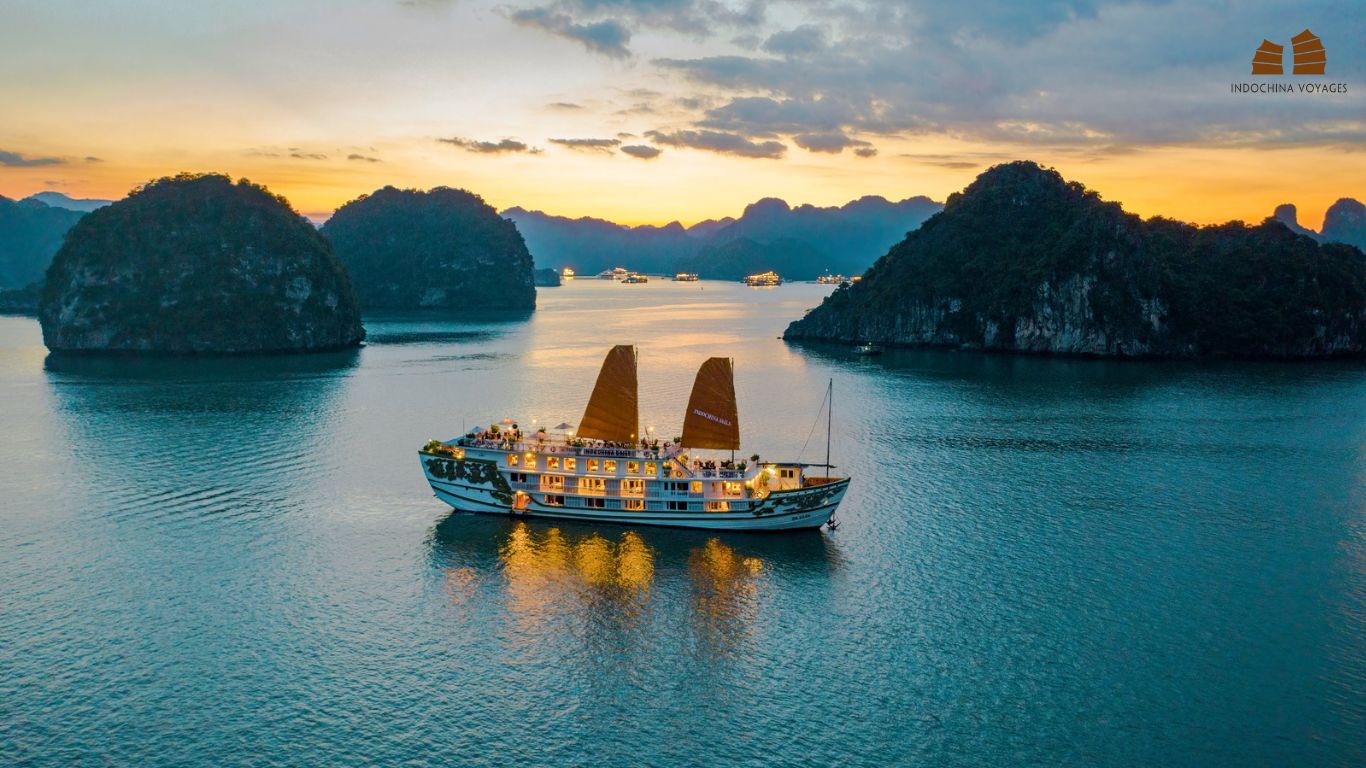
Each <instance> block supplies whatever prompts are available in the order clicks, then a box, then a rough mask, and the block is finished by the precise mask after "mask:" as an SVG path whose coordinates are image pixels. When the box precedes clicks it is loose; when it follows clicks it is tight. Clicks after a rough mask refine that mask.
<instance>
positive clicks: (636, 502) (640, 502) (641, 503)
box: [623, 499, 645, 511]
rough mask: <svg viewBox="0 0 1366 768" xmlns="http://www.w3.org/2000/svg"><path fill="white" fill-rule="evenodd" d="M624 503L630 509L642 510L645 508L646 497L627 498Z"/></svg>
mask: <svg viewBox="0 0 1366 768" xmlns="http://www.w3.org/2000/svg"><path fill="white" fill-rule="evenodd" d="M623 503H624V504H625V505H626V508H627V509H629V510H634V511H640V510H642V509H645V500H644V499H627V500H626V501H624V502H623Z"/></svg>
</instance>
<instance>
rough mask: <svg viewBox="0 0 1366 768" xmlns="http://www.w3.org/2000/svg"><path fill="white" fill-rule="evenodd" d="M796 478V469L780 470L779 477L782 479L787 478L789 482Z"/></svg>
mask: <svg viewBox="0 0 1366 768" xmlns="http://www.w3.org/2000/svg"><path fill="white" fill-rule="evenodd" d="M796 476H797V470H795V469H780V470H778V477H782V478H786V479H788V480H791V479H792V478H794V477H796Z"/></svg>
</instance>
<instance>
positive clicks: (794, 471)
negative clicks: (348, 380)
mask: <svg viewBox="0 0 1366 768" xmlns="http://www.w3.org/2000/svg"><path fill="white" fill-rule="evenodd" d="M636 380H637V378H636V349H635V347H632V346H627V345H619V346H616V347H613V348H612V351H611V352H609V353H608V354H607V358H606V359H605V360H604V361H603V364H602V369H601V370H600V371H599V372H598V379H597V383H596V385H595V386H594V387H593V393H592V395H591V396H590V397H589V399H588V407H587V409H586V410H585V412H584V415H583V420H582V421H581V422H580V424H579V428H578V432H577V433H575V432H573V431H572V427H571V426H570V425H569V424H567V423H566V424H561V425H560V427H559V428H557V429H562V430H568V431H564V432H562V433H561V434H554V435H553V434H550V433H548V432H546V431H544V430H540V431H537V432H536V433H534V434H528V433H525V432H522V431H521V430H520V429H519V428H518V426H517V424H516V423H514V422H512V420H510V419H504V420H503V421H502V422H500V424H502V426H500V425H499V424H494V425H491V426H490V427H489V428H488V429H477V430H473V431H471V432H469V433H468V434H465V435H463V436H461V437H458V438H455V439H454V440H447V441H440V440H432V441H430V442H428V443H427V445H426V446H425V447H423V448H422V449H421V450H420V451H419V453H418V456H419V458H420V460H421V463H422V470H423V472H424V474H425V475H426V477H427V482H428V483H429V484H430V485H431V487H432V491H433V492H434V493H435V495H436V497H437V498H438V499H440V500H442V501H444V502H446V503H447V504H449V505H450V506H451V507H453V508H454V509H457V510H463V511H469V512H484V513H490V514H501V515H524V516H527V517H548V518H558V519H564V520H583V521H589V522H613V523H629V524H632V525H661V526H672V527H681V528H705V529H709V530H736V531H779V530H797V529H811V528H819V527H821V526H822V525H825V524H826V523H829V522H831V521H832V520H833V518H834V515H835V510H836V508H838V507H839V504H840V501H841V500H843V498H844V493H845V491H847V490H848V488H849V478H848V477H840V476H835V475H834V473H833V472H832V470H833V469H834V467H833V465H831V464H830V427H831V421H830V414H829V412H828V411H827V414H826V458H825V463H823V464H809V463H801V462H799V461H772V462H770V461H760V460H759V457H758V455H757V454H755V455H753V456H751V457H750V458H751V461H749V462H746V461H743V460H742V461H739V462H736V461H735V460H734V458H733V457H734V452H735V451H737V450H739V448H740V420H739V413H738V406H737V403H736V399H735V381H734V370H733V364H732V362H731V360H730V358H725V357H713V358H710V359H708V360H707V361H706V362H704V363H703V364H702V367H701V368H700V369H699V370H698V372H697V378H696V380H695V381H694V382H693V388H692V394H691V396H690V398H689V400H688V410H687V412H686V413H685V414H684V417H683V435H682V437H681V438H680V439H679V440H678V442H676V443H675V442H672V441H669V442H665V443H663V444H662V445H661V443H660V442H659V441H658V440H656V439H654V438H653V437H652V436H649V437H647V438H646V439H641V435H640V427H639V424H640V419H639V408H638V401H637V392H636ZM833 391H834V390H833V383H832V385H831V388H830V390H828V392H827V398H828V397H829V396H830V395H832V394H833ZM828 402H829V401H828V399H827V403H828ZM704 451H722V452H729V454H730V456H731V457H732V458H730V459H725V458H724V454H721V455H715V454H713V455H707V454H705V453H703V452H704ZM816 468H820V469H821V470H822V471H821V472H819V473H817V472H813V471H811V470H813V469H816Z"/></svg>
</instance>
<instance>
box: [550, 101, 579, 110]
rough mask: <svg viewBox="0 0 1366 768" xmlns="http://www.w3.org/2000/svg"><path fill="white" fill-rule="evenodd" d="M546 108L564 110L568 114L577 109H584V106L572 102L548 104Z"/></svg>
mask: <svg viewBox="0 0 1366 768" xmlns="http://www.w3.org/2000/svg"><path fill="white" fill-rule="evenodd" d="M546 107H547V108H549V109H562V110H565V111H566V112H570V111H573V110H576V109H583V105H582V104H575V103H574V102H572V101H552V102H550V103H549V104H547V105H546Z"/></svg>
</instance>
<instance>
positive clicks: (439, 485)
mask: <svg viewBox="0 0 1366 768" xmlns="http://www.w3.org/2000/svg"><path fill="white" fill-rule="evenodd" d="M421 459H422V471H423V473H424V474H425V475H426V477H427V482H428V483H430V484H431V487H432V491H433V492H434V493H435V495H436V497H437V498H438V499H440V500H441V501H443V502H445V503H447V504H449V505H450V506H451V507H452V508H454V509H456V510H460V511H464V512H479V513H485V514H497V515H513V516H525V517H545V518H555V519H560V520H581V521H586V522H607V523H622V524H628V525H655V526H668V527H675V528H701V529H706V530H730V531H790V530H802V529H812V528H819V527H821V526H822V525H825V524H826V523H827V522H829V521H830V520H831V519H832V518H833V517H834V514H835V510H836V509H837V508H838V507H839V504H840V501H841V500H843V498H844V493H845V491H846V490H848V487H849V479H848V478H841V479H838V480H833V481H831V482H827V483H822V484H819V485H811V486H808V487H803V488H793V489H789V490H779V491H774V492H772V493H769V494H767V495H766V496H764V497H763V498H751V499H743V500H735V501H732V502H729V506H730V507H731V511H704V510H703V509H696V510H693V509H687V510H683V509H679V510H672V509H664V508H662V507H665V506H667V505H668V502H670V501H673V502H674V504H675V505H678V506H690V507H691V506H696V507H702V506H703V504H702V503H701V502H700V501H697V502H694V503H689V502H687V501H680V500H682V499H687V498H688V497H687V495H685V494H678V495H675V496H669V497H658V498H654V497H644V498H643V499H641V501H643V502H644V506H646V507H647V508H646V509H639V510H628V509H620V508H607V507H605V506H604V507H594V506H590V505H593V504H598V503H601V504H606V503H608V502H615V503H614V504H613V505H612V506H613V507H620V506H623V505H622V503H621V502H622V501H623V500H624V499H623V498H620V497H613V496H608V497H603V496H596V495H595V496H588V495H577V494H573V493H563V492H560V491H556V492H555V493H554V494H553V495H552V496H550V497H549V498H556V499H558V500H559V503H556V504H547V503H546V499H547V498H548V497H547V495H546V494H545V493H542V492H540V491H538V490H536V489H527V490H522V486H523V485H524V484H517V483H513V482H510V480H509V475H511V474H512V472H511V471H510V470H506V471H505V470H503V469H502V468H500V467H499V466H497V464H496V463H494V462H490V461H484V460H478V459H469V458H465V459H457V458H452V457H449V456H443V455H438V454H432V453H426V452H423V453H422V454H421ZM515 486H516V487H515ZM695 498H697V499H701V498H702V497H700V496H699V497H695Z"/></svg>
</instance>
